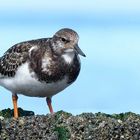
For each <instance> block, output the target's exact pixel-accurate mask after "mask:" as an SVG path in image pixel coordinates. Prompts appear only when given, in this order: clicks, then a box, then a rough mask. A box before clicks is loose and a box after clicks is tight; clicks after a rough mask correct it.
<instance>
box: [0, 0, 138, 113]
mask: <svg viewBox="0 0 140 140" xmlns="http://www.w3.org/2000/svg"><path fill="white" fill-rule="evenodd" d="M64 27H68V28H72V29H74V30H75V31H77V32H78V34H79V36H80V40H79V46H80V48H81V49H82V50H83V52H84V53H85V54H86V56H87V57H86V58H82V57H81V62H82V69H81V72H80V75H79V77H78V79H77V81H76V82H75V83H74V84H73V85H71V86H70V87H68V88H67V89H66V90H64V91H63V92H61V93H59V94H57V95H56V96H54V97H53V102H52V103H53V107H54V111H58V110H64V111H67V112H71V113H73V114H79V113H81V112H93V113H95V112H105V113H120V112H127V111H132V112H135V113H140V109H139V107H140V1H138V0H114V1H112V0H83V1H80V0H77V1H76V0H71V1H64V0H59V1H55V0H51V1H50V0H49V1H48V0H39V1H35V0H20V1H19V0H12V1H11V0H2V1H1V2H0V56H2V55H3V53H4V52H5V51H6V50H7V49H8V48H9V47H11V46H12V45H14V44H16V43H18V42H21V41H26V40H31V39H37V38H44V37H51V36H52V35H53V34H54V33H55V32H56V31H58V30H59V29H61V28H64ZM18 105H19V106H20V107H22V108H23V109H25V110H32V111H34V112H35V113H36V114H46V113H48V112H49V111H48V108H47V104H46V101H45V98H44V99H43V98H33V97H32V98H31V97H26V96H22V95H19V100H18ZM5 108H13V106H12V99H11V93H10V92H9V91H8V90H6V89H4V88H2V87H0V110H1V109H5Z"/></svg>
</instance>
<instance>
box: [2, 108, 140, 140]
mask: <svg viewBox="0 0 140 140" xmlns="http://www.w3.org/2000/svg"><path fill="white" fill-rule="evenodd" d="M9 111H10V110H9ZM21 112H22V111H21ZM0 139H2V140H3V139H13V140H14V139H17V140H18V139H26V140H31V139H36V140H39V139H41V140H47V139H48V140H108V139H110V140H130V139H132V140H133V139H134V140H139V139H140V115H138V114H134V113H131V112H128V113H121V114H113V115H110V114H105V113H100V112H99V113H96V114H92V113H83V114H80V115H77V116H73V115H72V114H70V113H67V112H64V111H59V112H57V113H55V114H53V115H50V114H47V115H32V116H30V113H29V116H23V117H19V118H18V119H16V120H15V119H14V118H13V117H10V118H4V119H3V120H1V121H0Z"/></svg>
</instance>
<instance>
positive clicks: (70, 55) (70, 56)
mask: <svg viewBox="0 0 140 140" xmlns="http://www.w3.org/2000/svg"><path fill="white" fill-rule="evenodd" d="M62 58H63V59H64V60H65V62H66V63H68V64H71V63H72V62H73V59H74V53H73V52H70V53H69V52H68V53H65V54H63V55H62Z"/></svg>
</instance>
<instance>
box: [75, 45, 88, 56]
mask: <svg viewBox="0 0 140 140" xmlns="http://www.w3.org/2000/svg"><path fill="white" fill-rule="evenodd" d="M75 50H76V52H77V53H78V54H80V55H82V56H84V57H86V55H85V54H84V53H83V52H82V50H81V49H80V48H79V46H78V44H76V45H75Z"/></svg>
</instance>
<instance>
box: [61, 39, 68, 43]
mask: <svg viewBox="0 0 140 140" xmlns="http://www.w3.org/2000/svg"><path fill="white" fill-rule="evenodd" d="M61 40H62V41H63V42H64V43H68V42H70V41H69V40H67V39H65V38H61Z"/></svg>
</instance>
